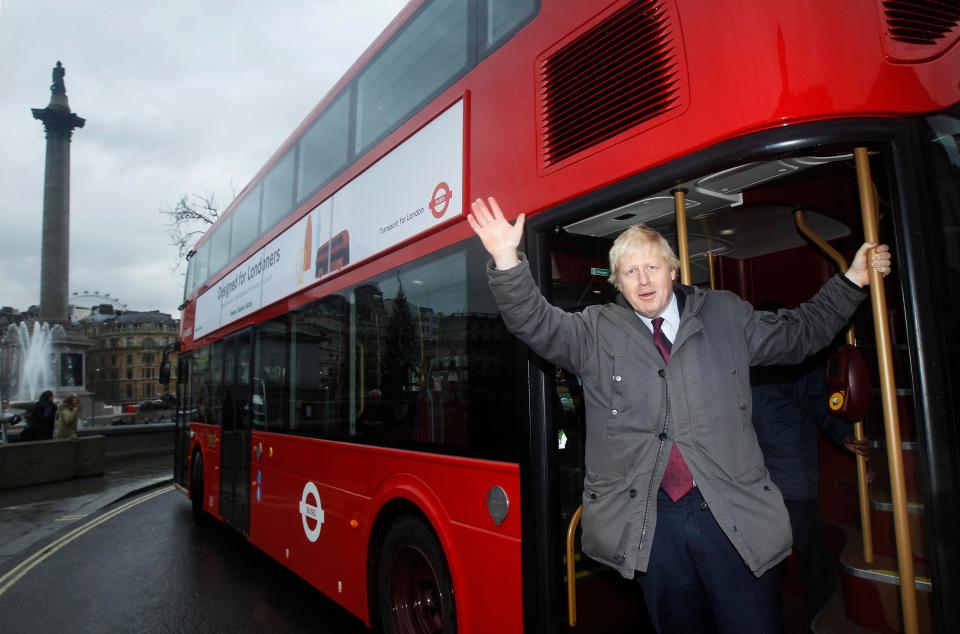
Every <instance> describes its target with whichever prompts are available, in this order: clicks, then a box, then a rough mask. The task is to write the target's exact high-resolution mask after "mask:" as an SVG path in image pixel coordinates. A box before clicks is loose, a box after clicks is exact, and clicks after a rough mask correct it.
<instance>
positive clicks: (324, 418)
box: [175, 0, 960, 632]
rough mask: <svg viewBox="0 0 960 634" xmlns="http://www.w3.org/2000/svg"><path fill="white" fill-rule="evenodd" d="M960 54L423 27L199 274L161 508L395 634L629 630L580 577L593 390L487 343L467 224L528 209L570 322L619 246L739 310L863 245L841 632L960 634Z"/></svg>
mask: <svg viewBox="0 0 960 634" xmlns="http://www.w3.org/2000/svg"><path fill="white" fill-rule="evenodd" d="M841 4H842V6H841ZM958 37H960V5H958V4H957V2H956V1H954V0H931V1H929V2H920V1H919V0H857V1H855V2H844V3H836V2H832V1H831V0H807V1H805V2H780V1H771V2H753V1H744V0H715V1H714V2H699V1H696V0H596V1H594V0H578V1H576V2H574V1H571V0H413V1H412V2H411V3H410V4H409V5H408V6H407V7H406V8H405V9H404V10H403V11H402V12H401V13H400V15H398V16H397V17H396V18H395V19H394V21H393V22H392V23H391V24H390V25H389V27H388V28H387V29H386V31H385V32H384V33H383V34H382V35H381V36H380V37H379V38H378V39H377V40H376V41H375V42H374V43H373V44H372V45H371V46H370V47H369V49H368V50H367V51H366V52H365V53H364V55H363V56H362V57H361V58H360V59H359V60H358V61H357V62H356V63H355V64H354V66H353V67H352V68H351V69H350V70H349V72H348V73H347V74H346V75H345V76H344V77H343V78H342V79H341V80H340V81H339V82H338V83H337V84H336V86H334V88H333V89H332V90H331V91H330V93H329V94H328V95H327V96H326V97H324V98H323V100H322V101H321V102H320V103H319V105H318V106H317V107H316V108H315V109H314V110H313V111H312V112H311V113H310V114H309V115H308V116H307V118H306V119H305V120H304V122H303V123H302V124H301V125H300V126H299V127H298V128H297V129H296V130H295V131H294V132H293V134H291V135H290V137H289V138H288V139H287V140H286V141H285V142H284V143H283V144H282V145H281V146H280V148H279V149H278V150H277V152H276V153H275V154H274V156H273V157H272V158H271V159H270V161H269V162H268V163H267V164H266V165H265V166H264V167H263V168H262V169H261V170H260V172H258V173H257V174H256V176H255V177H254V178H253V180H252V181H251V182H250V184H249V185H247V187H246V188H245V189H244V190H243V191H242V192H241V194H240V195H239V196H238V198H237V199H236V200H235V201H234V202H233V204H232V205H231V206H230V207H229V208H228V209H227V210H226V212H225V213H224V214H223V215H222V217H221V218H220V219H219V220H218V221H217V223H216V224H215V225H214V226H213V227H212V228H211V229H210V230H209V231H208V232H207V234H206V235H205V236H204V237H203V238H202V239H201V240H200V241H199V243H198V244H197V246H196V248H195V250H194V251H193V252H192V255H191V256H190V261H189V270H188V274H187V284H186V289H185V298H184V299H185V304H184V310H183V318H182V331H181V336H180V340H179V344H178V349H179V364H180V365H179V375H178V377H179V382H178V386H177V393H178V399H179V401H178V402H179V404H180V407H179V410H180V412H179V416H178V421H177V450H176V464H175V478H176V481H177V483H178V485H179V486H180V487H181V488H182V490H183V492H184V493H185V494H186V495H187V496H189V499H190V500H191V502H192V504H193V509H194V511H195V512H196V513H197V514H198V515H209V516H213V517H215V518H217V519H219V520H221V521H223V522H225V523H226V524H228V525H230V526H232V527H233V528H235V529H236V530H238V531H240V532H241V533H243V534H244V535H245V536H246V538H247V539H248V540H249V542H250V543H251V544H252V545H254V546H256V547H257V548H260V549H262V550H263V551H264V552H266V553H267V554H269V555H270V556H271V557H272V558H274V559H275V560H276V561H278V562H280V563H281V564H282V565H284V566H286V567H288V568H289V569H290V570H292V571H294V572H295V573H296V574H298V575H299V576H301V577H302V578H303V579H305V580H306V581H307V582H308V583H310V584H312V585H313V586H315V587H316V588H318V589H319V590H320V591H322V592H323V593H325V594H326V595H328V596H330V597H332V598H333V599H334V600H335V601H337V602H338V603H339V604H340V605H342V606H343V607H344V608H345V609H347V610H349V611H350V612H352V613H353V614H355V615H356V616H357V617H358V618H360V619H362V620H363V621H364V622H366V623H367V624H369V625H377V626H380V627H382V628H383V629H384V630H385V631H389V632H453V631H461V632H510V631H521V630H525V631H558V630H563V629H566V628H569V629H575V630H580V631H587V632H602V631H617V628H622V627H624V625H625V624H631V623H633V624H636V626H637V627H641V626H640V625H639V624H640V623H642V622H643V621H644V618H645V617H644V610H643V608H642V602H641V601H640V600H639V598H638V597H637V596H636V593H637V588H636V586H635V585H634V584H632V583H630V582H628V581H626V580H622V579H620V578H619V577H618V576H616V575H615V574H614V573H611V572H610V571H608V570H605V569H603V568H602V567H599V566H597V565H596V564H594V563H592V562H591V561H589V559H587V558H585V557H583V556H582V555H581V554H580V553H579V552H578V548H577V537H578V532H577V530H578V529H577V520H578V518H579V513H578V507H579V505H580V502H581V495H582V482H583V477H584V466H583V449H584V442H585V422H584V413H583V406H582V398H581V394H582V384H581V380H580V378H579V377H577V376H575V375H571V374H569V373H568V372H566V371H565V370H564V369H562V368H558V367H554V366H552V365H550V364H548V363H546V362H544V361H543V360H541V359H539V358H538V357H536V355H533V354H532V353H531V352H530V351H529V350H528V349H526V348H525V347H524V346H523V345H522V344H520V343H519V342H518V341H517V340H515V339H514V338H513V337H512V336H511V335H510V334H509V333H508V332H506V330H505V329H504V326H503V323H502V322H501V320H500V318H499V316H498V313H497V310H496V308H495V306H494V303H493V300H492V297H491V295H490V293H489V290H488V288H487V284H486V274H485V266H486V257H485V255H484V253H483V250H482V247H481V246H480V244H479V241H477V240H476V239H474V238H473V237H472V233H471V232H470V229H469V227H468V226H467V223H466V222H465V218H464V214H465V211H466V210H467V208H468V203H467V201H470V200H472V199H474V198H476V197H478V196H481V195H490V194H493V195H496V196H497V197H498V198H499V200H500V201H501V203H503V205H504V208H505V209H509V210H511V212H513V213H518V212H524V213H526V214H527V216H528V225H527V226H528V229H527V231H526V237H525V244H524V250H525V251H526V253H527V254H528V257H529V260H530V262H531V266H532V269H533V271H534V275H535V278H536V279H537V281H538V283H539V285H540V288H541V290H542V291H543V292H544V294H545V295H546V296H547V298H548V299H549V300H550V301H551V302H552V303H554V304H555V305H558V306H561V307H562V308H564V309H566V310H570V311H576V310H580V309H582V308H584V307H585V306H587V305H590V304H594V303H597V302H606V301H611V300H612V299H613V297H614V290H613V288H612V286H611V285H610V284H608V283H607V277H608V276H609V271H608V263H607V259H606V253H607V251H608V250H609V247H610V244H611V243H612V241H613V239H614V238H615V237H616V236H617V235H618V234H619V233H620V232H621V231H622V230H623V229H624V228H626V227H627V226H629V225H631V224H634V223H637V222H644V223H646V224H648V225H650V226H653V227H655V228H657V229H658V230H660V231H661V233H663V234H664V235H666V236H668V239H670V240H671V241H673V243H674V244H675V246H676V249H677V251H678V253H679V254H680V256H681V259H682V261H683V265H684V266H683V268H682V271H683V277H684V282H686V283H689V284H695V285H702V286H710V287H711V288H721V289H727V290H731V291H733V292H735V293H737V294H738V295H740V296H741V297H743V298H744V299H746V300H748V301H750V302H753V303H754V305H757V306H759V305H761V304H763V303H764V302H770V301H775V302H777V303H779V304H780V305H784V306H793V305H796V304H798V303H800V302H802V301H804V300H806V299H807V298H808V297H809V296H810V295H811V294H812V293H813V292H814V291H815V290H816V289H817V288H819V286H820V285H821V284H822V283H823V282H824V280H825V279H826V278H827V277H828V276H829V275H830V274H831V273H832V272H834V271H835V270H836V268H837V267H842V266H843V262H842V259H843V256H846V257H849V256H850V255H852V253H853V250H854V249H855V247H856V246H857V245H859V244H860V243H861V242H863V241H864V239H865V238H867V239H878V238H879V239H881V240H883V241H885V242H887V243H889V244H891V245H892V246H893V248H894V251H895V258H894V261H895V267H896V270H895V272H894V274H893V275H891V276H890V277H889V278H888V280H887V282H886V283H885V284H881V285H874V286H880V287H882V288H881V289H878V290H876V293H875V297H874V302H873V304H872V308H871V307H869V306H867V307H865V308H863V309H862V310H861V312H860V313H859V314H858V316H857V318H856V320H855V323H854V327H855V332H851V333H850V334H849V337H848V338H849V339H850V341H852V342H853V343H856V344H858V345H859V347H860V349H861V351H862V352H863V357H864V358H865V359H866V366H867V368H868V375H869V377H870V378H871V379H872V388H869V389H868V392H867V399H868V400H869V403H870V406H869V413H868V414H867V415H866V416H865V417H864V418H863V420H862V421H855V422H857V423H858V428H859V429H861V430H862V433H864V434H865V435H866V437H867V438H868V439H869V440H870V441H871V442H872V444H873V447H874V450H873V456H872V457H871V460H869V462H866V461H863V460H859V461H855V460H854V459H853V458H852V457H850V456H849V455H845V454H843V453H841V452H839V451H837V450H835V449H832V448H831V447H829V446H827V445H826V444H824V445H823V446H822V447H821V450H820V468H821V486H820V488H821V490H820V496H821V507H822V512H823V515H824V517H825V518H826V519H827V521H828V525H829V527H830V536H831V539H830V542H831V544H832V546H833V547H834V550H835V554H836V556H837V561H838V566H839V570H840V572H841V573H842V579H843V583H842V596H841V597H840V598H838V599H836V600H835V602H836V604H835V605H832V607H831V608H830V609H831V610H833V613H834V616H833V617H831V618H836V619H838V620H841V621H844V622H850V623H854V624H857V625H859V626H861V627H864V628H868V629H870V630H873V631H878V632H888V631H900V630H901V629H904V630H906V631H918V630H919V631H926V630H930V629H931V628H938V629H940V631H956V630H957V629H960V613H958V609H957V606H956V605H955V603H956V602H951V601H950V597H951V596H956V594H957V592H958V589H960V582H958V580H957V575H958V571H960V565H958V564H960V562H958V561H957V559H958V555H957V553H958V549H957V538H956V532H955V526H954V524H955V520H956V518H957V517H958V516H960V506H958V502H957V496H956V493H957V491H958V485H960V467H958V465H960V460H958V457H960V456H958V440H957V435H956V421H957V419H958V413H960V411H958V407H957V401H956V394H958V393H960V374H958V368H957V359H958V358H960V350H958V349H957V346H958V343H957V341H958V339H960V338H957V337H955V336H952V337H951V336H950V335H951V334H952V333H951V332H950V330H951V327H950V325H949V324H950V323H953V320H952V318H951V316H952V315H954V314H956V312H957V310H956V309H957V305H958V302H960V259H958V253H960V249H958V248H957V245H958V242H957V240H958V235H960V186H958V182H960V145H958V139H960V106H958V101H960V85H958V81H957V80H958V77H960V47H958V45H957V40H958ZM796 212H802V213H801V214H798V213H796ZM828 252H830V253H832V255H830V256H828V255H826V254H827V253H828ZM874 286H871V288H874ZM831 379H837V380H838V381H839V382H840V385H841V387H839V388H837V389H838V392H837V393H838V394H842V395H846V391H845V390H846V389H847V388H845V387H842V384H843V379H842V377H839V378H838V377H836V376H832V377H831ZM740 381H741V382H742V383H738V386H739V388H740V389H743V390H748V389H749V384H748V383H747V378H746V377H742V378H741V379H740ZM851 389H853V388H851ZM850 397H851V398H852V395H850ZM791 570H792V568H791V566H790V564H789V563H788V565H787V567H786V569H785V572H786V581H785V584H784V601H785V605H786V606H787V610H786V613H787V615H788V618H790V614H791V610H790V606H791V605H792V603H791V602H793V603H796V602H797V601H798V600H797V599H796V598H795V594H796V592H795V591H794V588H793V586H792V581H791V580H792V579H795V577H796V575H795V574H794V573H792V572H791Z"/></svg>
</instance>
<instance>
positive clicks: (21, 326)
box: [3, 321, 64, 402]
mask: <svg viewBox="0 0 960 634" xmlns="http://www.w3.org/2000/svg"><path fill="white" fill-rule="evenodd" d="M63 337H64V330H63V328H62V327H61V326H59V325H57V326H52V327H51V326H50V325H49V324H47V323H40V322H39V321H35V322H33V327H32V328H31V327H30V325H28V324H27V322H20V323H18V324H10V325H9V326H8V327H7V332H6V334H5V335H4V337H3V347H4V348H6V349H8V350H9V351H10V353H11V354H10V359H9V363H10V366H11V367H10V370H11V372H10V378H11V381H10V382H11V385H10V386H9V387H8V392H9V393H10V394H12V395H13V398H12V399H11V400H15V401H25V402H30V401H34V400H36V399H37V397H38V396H40V393H41V392H42V391H43V390H48V389H53V388H54V387H55V386H54V381H53V375H54V372H53V352H54V341H55V340H58V341H59V340H62V339H63Z"/></svg>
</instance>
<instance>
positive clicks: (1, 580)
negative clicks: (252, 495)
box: [0, 486, 173, 596]
mask: <svg viewBox="0 0 960 634" xmlns="http://www.w3.org/2000/svg"><path fill="white" fill-rule="evenodd" d="M172 490H173V486H167V487H164V488H162V489H160V490H159V491H154V492H152V493H148V494H146V495H143V496H141V497H138V498H134V499H133V500H130V501H129V502H125V503H124V504H121V505H120V506H118V507H117V508H115V509H113V510H111V511H108V512H107V513H104V514H103V515H101V516H100V517H98V518H96V519H93V520H90V521H89V522H87V523H86V524H84V525H83V526H78V527H77V528H75V529H73V530H72V531H70V532H69V533H67V534H66V535H64V536H63V537H60V538H59V539H56V540H54V541H53V542H51V543H50V544H47V546H46V547H44V548H43V549H42V550H38V551H37V552H35V553H33V554H32V555H30V556H29V557H27V558H26V559H24V560H23V561H21V562H20V563H19V564H17V565H16V566H14V567H13V569H11V570H10V571H9V572H8V573H7V574H5V575H3V576H2V577H0V596H3V593H5V592H6V591H7V590H9V589H10V588H12V587H13V586H14V585H15V584H16V583H17V582H18V581H20V580H21V579H22V578H23V577H24V576H25V575H26V574H27V573H28V572H30V571H31V570H33V568H34V567H35V566H37V565H39V564H40V563H41V562H43V561H44V560H45V559H46V558H47V557H49V556H51V555H53V554H54V553H55V552H57V551H58V550H60V549H61V548H63V547H64V546H66V545H67V544H69V543H70V542H72V541H73V540H75V539H76V538H78V537H80V536H81V535H83V534H84V533H86V532H87V531H89V530H90V529H92V528H96V527H97V526H99V525H100V524H103V523H104V522H106V521H107V520H110V519H112V518H113V517H115V516H117V515H119V514H120V513H123V512H124V511H126V510H128V509H131V508H133V507H134V506H136V505H138V504H141V503H142V502H146V501H147V500H150V499H153V498H155V497H157V496H158V495H163V494H164V493H167V492H168V491H172Z"/></svg>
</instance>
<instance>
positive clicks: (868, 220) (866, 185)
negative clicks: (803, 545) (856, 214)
mask: <svg viewBox="0 0 960 634" xmlns="http://www.w3.org/2000/svg"><path fill="white" fill-rule="evenodd" d="M853 154H854V161H855V162H856V165H857V188H858V190H859V193H860V209H861V212H862V214H863V235H864V238H865V239H866V241H867V242H873V243H876V244H879V241H880V232H879V227H878V224H879V220H878V216H877V205H876V202H877V199H876V197H875V196H874V192H873V179H872V178H871V176H870V157H869V155H868V153H867V148H865V147H858V148H855V149H854V151H853ZM867 270H868V271H869V273H870V305H871V307H872V308H873V330H874V333H875V336H876V339H877V361H878V362H879V364H880V394H881V396H882V397H883V426H884V431H885V432H886V442H887V468H888V470H889V472H890V497H891V501H892V502H893V527H894V531H895V535H896V540H897V567H898V568H899V572H900V603H901V605H902V607H903V627H904V631H905V632H906V633H907V634H916V632H917V631H918V630H919V623H918V620H917V590H916V586H915V585H914V584H915V576H914V572H913V552H912V549H911V547H910V525H909V524H908V515H907V492H906V485H905V483H904V477H903V455H902V453H901V452H902V449H901V445H900V423H899V421H898V419H897V418H898V417H897V394H896V384H895V382H894V376H893V352H892V349H891V347H890V324H889V323H888V322H887V297H886V292H885V289H884V287H883V275H881V274H880V272H879V271H877V270H876V269H874V268H873V267H870V266H868V267H867Z"/></svg>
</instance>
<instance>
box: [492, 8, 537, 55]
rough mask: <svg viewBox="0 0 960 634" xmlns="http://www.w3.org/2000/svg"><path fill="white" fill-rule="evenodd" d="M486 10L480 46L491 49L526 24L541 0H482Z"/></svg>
mask: <svg viewBox="0 0 960 634" xmlns="http://www.w3.org/2000/svg"><path fill="white" fill-rule="evenodd" d="M480 2H481V4H482V5H483V8H484V9H485V11H483V12H482V13H481V15H482V17H483V20H484V24H483V27H482V29H481V34H482V35H481V38H482V39H481V41H480V46H481V47H482V48H483V49H484V50H486V51H488V52H489V51H490V50H491V49H493V48H496V47H497V46H499V45H500V44H502V43H503V41H504V40H505V39H506V38H507V37H509V36H510V35H512V34H513V33H514V32H515V31H516V30H517V29H518V28H520V27H521V26H523V25H524V24H526V22H527V21H528V20H529V19H530V18H532V17H533V15H534V14H535V13H536V12H537V7H538V6H539V4H540V2H539V0H480Z"/></svg>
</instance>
